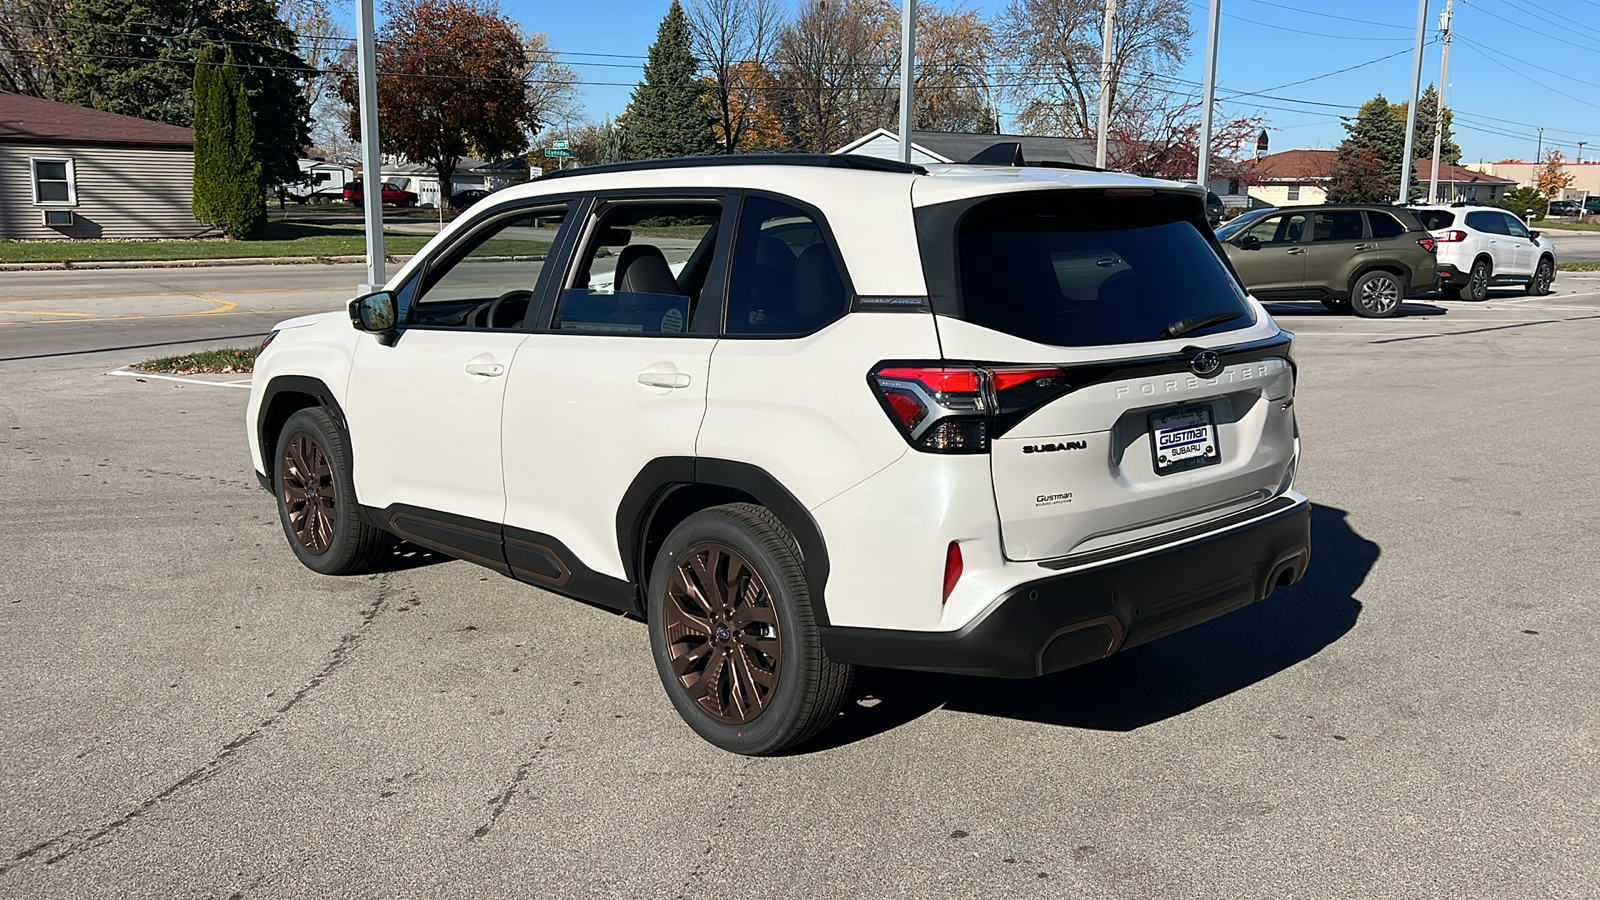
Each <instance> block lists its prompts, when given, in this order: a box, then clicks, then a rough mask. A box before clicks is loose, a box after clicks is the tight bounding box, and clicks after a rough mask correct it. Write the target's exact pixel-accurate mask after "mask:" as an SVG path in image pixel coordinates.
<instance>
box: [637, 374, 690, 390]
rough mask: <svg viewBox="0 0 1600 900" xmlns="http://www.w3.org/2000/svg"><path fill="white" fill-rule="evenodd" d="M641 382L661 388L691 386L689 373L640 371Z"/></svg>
mask: <svg viewBox="0 0 1600 900" xmlns="http://www.w3.org/2000/svg"><path fill="white" fill-rule="evenodd" d="M639 383H640V384H647V385H649V386H650V387H659V388H686V387H688V386H689V373H687V372H640V373H639Z"/></svg>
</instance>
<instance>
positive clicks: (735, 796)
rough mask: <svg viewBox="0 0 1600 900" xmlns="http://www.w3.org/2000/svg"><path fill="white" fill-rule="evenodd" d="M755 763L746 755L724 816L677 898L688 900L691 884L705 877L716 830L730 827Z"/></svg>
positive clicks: (736, 777)
mask: <svg viewBox="0 0 1600 900" xmlns="http://www.w3.org/2000/svg"><path fill="white" fill-rule="evenodd" d="M755 765H756V760H755V759H753V758H750V757H745V762H744V765H742V766H740V767H739V771H738V772H735V773H734V776H733V790H731V791H729V792H728V802H727V803H726V804H725V805H724V806H723V807H722V816H721V817H720V818H719V819H718V820H717V827H716V828H715V829H713V830H712V834H711V839H710V840H708V841H706V848H705V849H704V850H702V851H700V859H697V860H695V862H694V866H693V867H692V868H690V869H689V874H688V875H686V876H684V879H683V886H682V887H680V888H679V889H678V897H677V900H688V897H689V886H690V885H691V884H693V883H694V882H695V881H703V880H704V879H705V877H706V872H705V862H706V860H707V859H709V858H710V857H711V853H712V851H714V850H716V849H717V844H718V839H717V834H716V832H717V830H721V829H726V828H727V827H728V814H729V813H731V812H733V810H734V807H736V806H738V804H739V794H740V792H741V791H742V790H743V789H744V782H745V779H746V778H748V777H749V775H750V770H751V769H752V768H754V767H755ZM721 843H724V844H726V843H728V839H727V838H724V839H723V840H722V841H721Z"/></svg>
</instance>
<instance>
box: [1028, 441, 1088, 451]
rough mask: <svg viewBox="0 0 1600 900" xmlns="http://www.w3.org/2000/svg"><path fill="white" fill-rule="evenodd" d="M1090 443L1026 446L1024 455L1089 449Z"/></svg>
mask: <svg viewBox="0 0 1600 900" xmlns="http://www.w3.org/2000/svg"><path fill="white" fill-rule="evenodd" d="M1088 447H1089V442H1088V441H1062V442H1060V443H1056V444H1024V445H1023V446H1022V452H1023V453H1060V452H1061V451H1063V450H1085V449H1088Z"/></svg>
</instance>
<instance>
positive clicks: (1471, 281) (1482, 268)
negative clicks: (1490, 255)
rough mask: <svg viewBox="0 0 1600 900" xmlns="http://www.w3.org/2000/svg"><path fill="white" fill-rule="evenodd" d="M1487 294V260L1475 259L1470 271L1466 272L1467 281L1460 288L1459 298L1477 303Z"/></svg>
mask: <svg viewBox="0 0 1600 900" xmlns="http://www.w3.org/2000/svg"><path fill="white" fill-rule="evenodd" d="M1488 296H1489V261H1488V260H1486V259H1476V260H1473V262H1472V271H1471V272H1469V273H1467V283H1466V285H1465V286H1464V287H1462V288H1461V299H1463V300H1471V301H1472V302H1474V303H1477V302H1479V301H1481V300H1483V299H1485V298H1487V297H1488Z"/></svg>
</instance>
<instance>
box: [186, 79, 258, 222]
mask: <svg viewBox="0 0 1600 900" xmlns="http://www.w3.org/2000/svg"><path fill="white" fill-rule="evenodd" d="M193 90H194V95H195V116H194V129H195V140H194V201H193V207H194V211H195V216H196V217H197V218H199V219H200V220H201V221H203V222H206V223H207V224H210V225H215V226H216V227H217V228H219V229H221V230H222V233H223V234H226V235H227V236H228V237H231V238H248V237H252V236H254V235H255V234H257V233H258V232H260V231H261V229H262V228H264V227H265V226H266V224H267V209H266V203H265V193H264V190H263V186H262V183H261V160H260V158H259V157H257V156H256V151H255V146H256V127H255V116H254V113H253V112H252V110H251V109H250V99H249V97H248V96H247V94H246V91H245V88H244V79H243V78H242V77H241V76H240V73H239V64H238V60H237V59H235V58H234V55H233V53H232V52H229V53H228V54H227V55H226V56H224V57H223V58H222V60H221V61H220V62H219V61H218V60H217V58H216V51H215V50H213V49H210V48H206V49H202V50H201V51H200V54H199V61H198V62H197V63H196V65H195V77H194V87H193Z"/></svg>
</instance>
